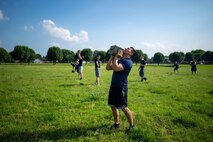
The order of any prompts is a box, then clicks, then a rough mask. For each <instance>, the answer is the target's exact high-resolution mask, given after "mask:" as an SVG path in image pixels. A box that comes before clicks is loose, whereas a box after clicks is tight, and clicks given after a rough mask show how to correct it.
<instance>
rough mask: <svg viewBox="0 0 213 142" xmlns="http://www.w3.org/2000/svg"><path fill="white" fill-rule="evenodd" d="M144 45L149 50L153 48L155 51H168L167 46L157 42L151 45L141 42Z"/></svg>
mask: <svg viewBox="0 0 213 142" xmlns="http://www.w3.org/2000/svg"><path fill="white" fill-rule="evenodd" d="M141 44H142V45H144V46H145V47H148V48H153V49H160V50H161V49H166V46H165V45H164V44H162V43H159V42H156V43H151V42H141Z"/></svg>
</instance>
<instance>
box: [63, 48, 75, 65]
mask: <svg viewBox="0 0 213 142" xmlns="http://www.w3.org/2000/svg"><path fill="white" fill-rule="evenodd" d="M62 53H63V59H62V62H64V63H69V62H71V61H74V56H75V53H74V52H73V51H71V50H67V49H62Z"/></svg>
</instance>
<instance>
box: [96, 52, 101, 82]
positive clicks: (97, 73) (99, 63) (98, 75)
mask: <svg viewBox="0 0 213 142" xmlns="http://www.w3.org/2000/svg"><path fill="white" fill-rule="evenodd" d="M100 67H101V61H100V55H97V57H96V58H95V76H96V82H95V84H96V85H100V75H101V73H100Z"/></svg>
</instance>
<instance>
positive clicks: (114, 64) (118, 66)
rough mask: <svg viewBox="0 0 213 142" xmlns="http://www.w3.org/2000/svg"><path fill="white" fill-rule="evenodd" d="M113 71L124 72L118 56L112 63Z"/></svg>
mask: <svg viewBox="0 0 213 142" xmlns="http://www.w3.org/2000/svg"><path fill="white" fill-rule="evenodd" d="M112 69H113V71H115V72H118V71H122V70H124V68H123V65H122V64H118V58H117V56H115V57H114V60H113V62H112Z"/></svg>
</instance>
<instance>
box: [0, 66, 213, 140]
mask: <svg viewBox="0 0 213 142" xmlns="http://www.w3.org/2000/svg"><path fill="white" fill-rule="evenodd" d="M111 75H112V72H111V71H106V70H105V66H102V67H101V86H95V85H93V84H94V83H95V71H94V65H93V64H91V65H84V79H83V80H81V81H80V80H78V76H77V73H71V66H70V65H69V64H56V65H52V64H37V65H25V64H22V65H19V64H8V65H3V64H2V65H0V141H92V142H93V141H116V142H117V141H120V142H123V141H168V142H170V141H193V142H194V141H199V142H200V141H203V142H210V141H212V140H213V105H212V104H213V66H210V65H198V72H197V74H196V75H191V72H190V66H189V65H180V69H179V73H174V72H173V68H172V67H170V66H168V65H160V66H156V65H148V66H147V67H146V70H145V75H146V76H147V78H148V80H147V81H146V82H140V78H139V76H138V66H135V65H134V67H133V69H132V71H131V73H130V75H129V96H128V102H129V108H130V109H131V110H132V111H133V114H134V122H135V125H136V126H137V127H136V129H135V130H134V131H133V132H132V133H130V134H128V135H127V134H125V129H127V128H128V125H129V124H128V122H127V119H126V117H125V115H124V114H123V113H122V112H121V113H120V121H121V125H122V126H121V129H120V130H118V131H110V130H109V127H110V126H111V125H112V124H113V118H112V114H111V109H110V108H109V107H108V106H107V97H108V90H109V86H110V81H111Z"/></svg>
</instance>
